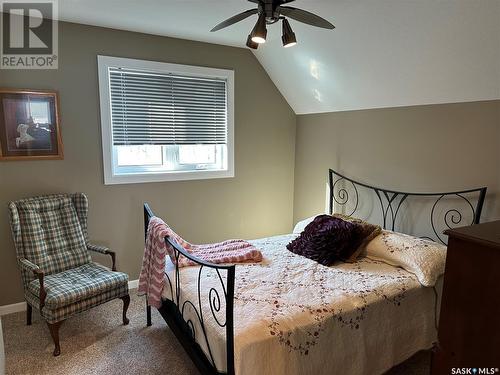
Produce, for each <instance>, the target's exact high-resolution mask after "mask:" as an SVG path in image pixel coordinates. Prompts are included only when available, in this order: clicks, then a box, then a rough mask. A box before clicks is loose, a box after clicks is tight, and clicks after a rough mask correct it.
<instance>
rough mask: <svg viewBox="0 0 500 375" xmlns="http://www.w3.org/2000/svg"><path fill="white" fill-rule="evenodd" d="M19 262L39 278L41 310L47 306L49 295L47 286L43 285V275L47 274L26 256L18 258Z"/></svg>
mask: <svg viewBox="0 0 500 375" xmlns="http://www.w3.org/2000/svg"><path fill="white" fill-rule="evenodd" d="M18 260H19V264H20V265H21V267H22V268H23V269H24V270H25V271H30V272H33V274H34V275H35V278H36V279H38V282H39V283H40V295H39V299H40V311H41V310H42V308H43V306H45V298H46V297H47V292H46V291H45V287H44V285H43V277H44V276H45V274H44V273H43V271H42V270H41V269H40V267H38V266H37V265H36V264H34V263H32V262H30V261H29V260H28V259H26V258H18Z"/></svg>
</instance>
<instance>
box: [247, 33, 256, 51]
mask: <svg viewBox="0 0 500 375" xmlns="http://www.w3.org/2000/svg"><path fill="white" fill-rule="evenodd" d="M247 47H248V48H251V49H257V48H259V43H255V42H254V41H253V40H252V36H251V35H249V36H248V38H247Z"/></svg>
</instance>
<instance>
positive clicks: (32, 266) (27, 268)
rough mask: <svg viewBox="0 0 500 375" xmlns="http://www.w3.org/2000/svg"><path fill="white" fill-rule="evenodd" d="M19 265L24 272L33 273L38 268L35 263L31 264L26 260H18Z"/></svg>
mask: <svg viewBox="0 0 500 375" xmlns="http://www.w3.org/2000/svg"><path fill="white" fill-rule="evenodd" d="M18 261H19V264H20V265H21V267H22V268H23V269H24V270H25V271H29V272H34V271H35V270H39V269H40V267H38V266H37V265H36V264H35V263H31V262H30V261H29V260H28V259H26V258H18Z"/></svg>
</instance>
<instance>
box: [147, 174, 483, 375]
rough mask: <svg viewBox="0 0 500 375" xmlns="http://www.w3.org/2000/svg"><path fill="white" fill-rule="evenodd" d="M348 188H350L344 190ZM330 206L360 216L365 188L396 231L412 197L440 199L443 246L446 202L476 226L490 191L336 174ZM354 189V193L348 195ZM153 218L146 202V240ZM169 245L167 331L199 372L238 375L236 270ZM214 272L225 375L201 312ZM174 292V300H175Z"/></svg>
mask: <svg viewBox="0 0 500 375" xmlns="http://www.w3.org/2000/svg"><path fill="white" fill-rule="evenodd" d="M346 185H349V187H350V188H349V187H348V186H346ZM329 187H330V193H329V204H330V213H332V212H333V209H334V203H336V204H338V205H340V206H343V207H347V205H348V203H349V201H350V200H351V198H352V199H353V200H354V204H353V205H354V209H350V210H349V212H348V213H347V215H348V216H352V215H354V214H356V212H357V210H358V208H359V207H360V204H359V203H360V196H359V191H358V188H367V189H369V190H370V191H372V192H374V193H375V195H376V197H377V198H378V201H379V203H380V208H381V210H382V211H381V212H382V220H381V225H382V227H383V228H385V229H391V230H394V229H395V226H396V222H397V218H398V213H399V212H400V209H401V208H402V207H403V203H404V202H405V201H406V200H407V198H408V197H412V196H413V197H426V198H436V200H435V201H434V203H433V205H432V208H431V212H430V224H431V227H432V230H433V232H434V235H435V236H436V238H434V239H433V238H431V237H430V236H425V237H426V238H429V239H432V240H434V241H436V240H438V241H440V242H442V243H445V241H444V240H443V239H442V238H441V237H440V235H439V234H438V231H437V228H436V224H435V221H436V218H435V216H436V207H437V205H438V204H439V202H441V201H442V200H443V198H447V197H451V196H454V197H456V198H459V199H460V200H463V201H464V202H466V206H465V207H466V208H467V209H470V210H472V217H473V220H472V222H471V223H468V224H478V223H479V220H480V217H481V211H482V207H483V203H484V199H485V195H486V187H482V188H477V189H470V190H463V191H453V192H443V193H408V192H401V191H394V190H388V189H382V188H379V187H374V186H370V185H368V184H365V183H362V182H358V181H355V180H353V179H351V178H348V177H346V176H344V175H342V174H340V173H338V172H335V171H333V170H332V169H330V170H329ZM350 190H351V194H350V193H349V191H350ZM469 195H477V204H476V205H475V206H474V205H473V204H472V200H471V199H472V198H470V197H469ZM153 216H154V214H153V211H152V210H151V208H150V207H149V205H148V204H147V203H145V204H144V232H145V235H146V236H147V230H148V225H149V220H150V219H151V218H152V217H153ZM463 216H464V214H463V213H462V211H461V210H460V209H458V208H451V209H448V210H447V211H446V213H445V215H444V224H445V225H446V227H448V228H451V227H452V226H458V225H466V224H463V223H462V221H463ZM165 241H166V243H167V245H170V246H171V247H172V248H173V249H174V251H175V257H174V258H175V264H174V266H175V270H174V275H175V285H174V284H173V283H172V280H171V279H170V277H169V275H168V274H167V273H166V272H165V275H166V278H167V280H168V283H169V287H170V291H171V294H172V298H173V299H174V301H170V300H163V301H162V305H161V307H160V308H159V309H158V311H159V312H160V314H161V316H162V317H163V319H164V320H165V321H166V322H167V324H168V326H169V327H170V329H171V330H172V332H173V333H174V334H175V336H176V337H177V339H178V340H179V342H180V344H181V345H182V346H183V347H184V349H185V350H186V352H187V353H188V355H189V356H190V357H191V359H192V361H193V362H194V364H195V365H196V367H197V368H198V369H199V370H200V372H201V373H202V374H211V375H219V374H228V375H234V373H235V368H234V316H233V308H234V285H235V265H218V264H213V263H209V262H206V261H204V260H202V259H199V258H196V257H195V256H193V255H191V254H190V253H188V252H187V251H186V250H185V249H184V248H182V246H180V245H179V244H178V243H177V242H176V241H174V240H173V239H172V238H169V237H165ZM180 256H185V257H186V258H188V259H190V260H192V261H193V262H195V263H196V264H198V265H199V266H200V269H199V272H198V279H197V283H198V296H197V297H198V298H197V301H195V302H194V303H193V302H192V301H189V300H185V301H184V302H182V304H181V300H180V295H181V290H182V288H181V278H180V274H179V267H178V260H179V257H180ZM205 268H207V269H210V270H213V271H214V272H215V273H216V274H217V278H218V280H219V281H220V286H221V289H222V294H223V298H224V300H223V301H224V302H225V314H224V316H225V321H224V322H221V321H220V320H219V318H218V317H217V313H219V312H220V310H221V297H220V294H219V292H218V291H217V289H216V288H214V287H211V288H210V290H209V293H208V303H209V307H210V311H211V315H212V316H211V317H212V318H213V319H214V320H215V322H216V323H217V324H218V325H219V326H220V327H221V328H225V330H226V372H221V371H219V370H218V369H217V367H216V364H215V360H214V357H213V354H212V350H211V348H210V342H209V339H208V337H207V332H206V329H205V324H204V323H205V316H204V313H203V308H202V306H204V305H203V304H202V296H201V283H202V270H203V269H205ZM221 271H222V272H225V274H226V275H225V276H226V277H225V280H224V278H223V276H222V275H221ZM174 290H175V296H174ZM187 307H189V308H190V309H191V311H193V312H194V315H195V317H196V319H197V320H198V322H197V323H198V325H199V327H200V330H201V334H202V336H201V340H204V342H205V343H206V346H207V350H208V356H207V355H206V354H205V352H204V351H203V349H202V348H201V346H200V345H199V344H198V342H197V334H198V333H197V332H198V331H197V330H196V328H195V325H194V323H193V321H192V320H190V319H188V318H186V317H185V311H186V308H187ZM146 315H147V325H148V326H151V324H152V322H151V306H149V305H148V304H147V302H146Z"/></svg>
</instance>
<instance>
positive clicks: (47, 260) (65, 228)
mask: <svg viewBox="0 0 500 375" xmlns="http://www.w3.org/2000/svg"><path fill="white" fill-rule="evenodd" d="M16 206H17V212H18V215H19V222H20V227H21V228H22V229H21V239H22V247H23V253H24V254H23V255H24V258H26V259H27V260H29V261H30V262H32V263H34V264H36V265H37V266H39V267H40V268H41V269H42V270H43V271H44V272H45V274H46V275H50V274H53V273H57V272H61V271H64V270H67V269H69V268H73V267H78V266H81V265H83V264H86V263H89V262H91V257H90V254H89V253H88V251H87V247H86V241H85V236H84V233H83V231H82V228H81V226H80V221H79V219H78V216H77V212H76V210H75V206H74V205H73V202H72V200H71V197H69V196H67V195H52V196H46V197H38V198H33V199H25V200H22V201H18V202H17V204H16Z"/></svg>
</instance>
